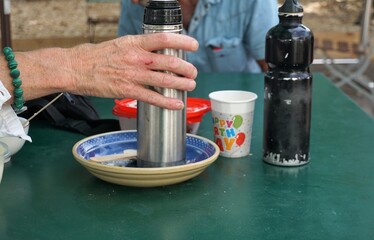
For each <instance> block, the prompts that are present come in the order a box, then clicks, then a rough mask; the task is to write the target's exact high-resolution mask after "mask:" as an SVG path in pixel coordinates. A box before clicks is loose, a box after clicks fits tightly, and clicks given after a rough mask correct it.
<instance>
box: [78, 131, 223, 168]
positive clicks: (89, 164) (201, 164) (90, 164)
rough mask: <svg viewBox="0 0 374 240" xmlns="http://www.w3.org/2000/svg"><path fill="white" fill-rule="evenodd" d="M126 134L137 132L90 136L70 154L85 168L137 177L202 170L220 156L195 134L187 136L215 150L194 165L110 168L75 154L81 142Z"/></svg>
mask: <svg viewBox="0 0 374 240" xmlns="http://www.w3.org/2000/svg"><path fill="white" fill-rule="evenodd" d="M126 132H137V130H121V131H113V132H107V133H101V134H96V135H92V136H89V137H86V138H83V139H81V140H80V141H78V142H77V143H75V144H74V146H73V148H72V153H73V155H74V158H75V159H76V160H78V162H80V163H81V164H83V165H85V166H87V167H90V168H93V169H97V170H101V171H107V172H116V173H129V174H138V175H149V174H164V173H170V172H172V173H177V172H185V171H188V170H194V169H198V168H203V167H205V166H206V165H209V164H211V163H212V162H214V161H215V160H216V159H217V158H218V156H219V154H220V149H219V147H218V146H217V144H215V143H214V142H213V141H211V140H210V139H207V138H204V137H201V136H198V135H195V134H189V133H187V136H189V137H193V138H198V139H200V140H203V141H205V142H208V143H209V144H211V145H212V146H213V147H214V148H215V152H214V154H213V155H212V156H210V157H208V158H206V159H204V160H201V161H199V162H195V163H189V164H185V165H180V166H173V167H155V168H131V167H119V166H110V165H104V164H98V163H95V162H91V161H89V160H86V159H84V158H83V157H81V156H80V155H78V154H77V151H76V150H77V148H78V146H79V145H80V144H82V143H83V142H86V141H88V140H90V139H93V138H96V137H100V136H105V135H110V134H117V133H126Z"/></svg>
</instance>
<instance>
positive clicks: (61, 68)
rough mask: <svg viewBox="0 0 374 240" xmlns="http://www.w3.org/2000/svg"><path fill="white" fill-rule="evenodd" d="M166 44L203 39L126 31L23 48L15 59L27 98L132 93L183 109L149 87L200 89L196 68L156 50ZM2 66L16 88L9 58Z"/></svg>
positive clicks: (184, 45)
mask: <svg viewBox="0 0 374 240" xmlns="http://www.w3.org/2000/svg"><path fill="white" fill-rule="evenodd" d="M164 48H176V49H183V50H185V51H195V50H196V49H197V48H198V44H197V42H196V40H194V39H192V38H190V37H188V36H185V35H180V34H165V33H160V34H150V35H138V36H126V37H122V38H118V39H114V40H111V41H107V42H103V43H100V44H83V45H79V46H76V47H73V48H67V49H63V48H49V49H43V50H35V51H31V52H17V53H16V54H15V59H16V61H17V62H18V69H19V70H20V72H21V76H20V78H21V79H22V82H23V84H22V88H23V90H24V98H25V100H26V101H27V100H30V99H34V98H38V97H41V96H44V95H48V94H52V93H56V92H71V93H74V94H79V95H87V96H97V97H107V98H124V97H128V98H134V99H138V100H141V101H144V102H147V103H150V104H154V105H157V106H160V107H165V108H169V109H181V108H183V103H182V101H180V100H178V99H174V98H167V97H164V96H162V95H161V94H158V93H156V92H154V91H152V90H149V89H147V88H145V87H144V86H145V85H151V86H157V87H163V88H175V89H180V90H184V91H192V90H193V89H194V88H195V85H196V83H195V81H194V78H195V77H196V76H197V70H196V68H195V67H194V66H193V65H192V64H190V63H188V62H186V61H184V60H182V59H179V58H176V57H171V56H166V55H161V54H157V53H153V51H155V50H159V49H164ZM0 68H1V69H3V70H2V71H0V79H1V80H2V82H3V84H4V85H5V87H6V88H7V89H8V91H9V92H10V93H12V89H13V86H11V82H12V79H11V77H10V76H9V71H8V69H7V66H6V60H5V59H4V58H0ZM158 70H163V71H170V72H173V73H176V74H178V76H174V75H171V74H166V73H163V72H160V71H158ZM11 101H12V99H11Z"/></svg>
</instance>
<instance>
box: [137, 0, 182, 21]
mask: <svg viewBox="0 0 374 240" xmlns="http://www.w3.org/2000/svg"><path fill="white" fill-rule="evenodd" d="M143 23H144V24H149V25H176V24H182V10H181V7H180V4H179V2H178V1H177V0H153V1H150V2H149V5H148V6H147V7H146V8H145V11H144V19H143Z"/></svg>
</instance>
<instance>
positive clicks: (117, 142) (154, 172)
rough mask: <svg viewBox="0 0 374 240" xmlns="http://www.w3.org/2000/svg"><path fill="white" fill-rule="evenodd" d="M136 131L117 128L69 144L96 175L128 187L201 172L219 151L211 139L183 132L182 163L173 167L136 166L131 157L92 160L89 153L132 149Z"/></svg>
mask: <svg viewBox="0 0 374 240" xmlns="http://www.w3.org/2000/svg"><path fill="white" fill-rule="evenodd" d="M136 139H137V132H136V131H134V130H130V131H118V132H109V133H104V134H98V135H94V136H91V137H87V138H84V139H82V140H80V141H79V142H77V143H76V144H75V145H74V147H73V150H72V152H73V155H74V158H75V159H76V160H77V161H78V162H79V163H80V164H81V165H82V166H83V167H85V168H86V169H87V170H88V171H89V172H91V173H92V174H93V175H95V176H96V177H98V178H100V179H102V180H104V181H107V182H110V183H115V184H120V185H125V186H132V187H157V186H165V185H171V184H176V183H180V182H183V181H186V180H189V179H191V178H193V177H195V176H197V175H199V174H200V173H202V172H203V171H204V170H205V169H206V168H207V167H208V166H209V165H210V164H212V163H213V162H214V161H215V160H216V159H217V158H218V155H219V152H220V151H219V148H218V146H217V145H216V144H215V143H213V142H212V141H210V140H208V139H206V138H203V137H200V136H196V135H192V134H187V137H186V164H184V165H179V166H173V167H157V168H137V167H134V164H133V162H132V160H130V161H128V160H124V161H118V160H117V161H111V162H105V163H96V162H93V161H90V160H89V159H90V158H91V157H95V156H106V155H112V154H119V153H122V152H123V151H124V150H128V149H136V145H137V143H136ZM135 165H136V164H135Z"/></svg>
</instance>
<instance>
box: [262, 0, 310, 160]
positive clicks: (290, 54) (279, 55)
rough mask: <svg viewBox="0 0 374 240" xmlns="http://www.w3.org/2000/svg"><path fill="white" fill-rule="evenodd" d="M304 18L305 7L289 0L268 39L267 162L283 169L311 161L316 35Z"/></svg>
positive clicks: (265, 117) (265, 95)
mask: <svg viewBox="0 0 374 240" xmlns="http://www.w3.org/2000/svg"><path fill="white" fill-rule="evenodd" d="M302 17H303V8H302V6H301V5H300V4H299V3H298V2H297V1H296V0H286V1H285V3H284V5H283V6H282V7H280V8H279V24H278V25H276V26H275V27H273V28H271V29H270V30H269V31H268V33H267V36H266V50H265V60H266V62H267V65H268V67H269V70H268V71H267V72H266V73H265V92H264V142H263V154H264V156H263V158H264V161H265V162H268V163H271V164H275V165H280V166H299V165H303V164H306V163H308V162H309V158H310V156H309V141H310V123H311V104H312V74H311V73H310V70H309V66H310V64H311V63H312V61H313V34H312V32H311V31H310V30H309V29H308V28H307V27H306V26H304V25H303V24H302Z"/></svg>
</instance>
